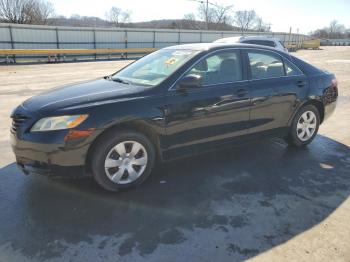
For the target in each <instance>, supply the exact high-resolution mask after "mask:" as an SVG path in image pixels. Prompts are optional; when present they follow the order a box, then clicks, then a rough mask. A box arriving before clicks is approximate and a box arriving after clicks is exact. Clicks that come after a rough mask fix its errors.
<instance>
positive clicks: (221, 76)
mask: <svg viewBox="0 0 350 262" xmlns="http://www.w3.org/2000/svg"><path fill="white" fill-rule="evenodd" d="M186 75H200V76H201V77H202V85H203V86H206V85H216V84H223V83H230V82H236V81H240V80H242V79H243V74H242V66H241V61H240V56H239V53H238V52H235V51H223V52H220V53H216V54H213V55H211V56H208V57H207V58H205V59H202V60H201V61H199V62H198V63H196V64H195V65H194V66H193V67H192V69H191V70H190V71H189V72H188V73H187V74H186Z"/></svg>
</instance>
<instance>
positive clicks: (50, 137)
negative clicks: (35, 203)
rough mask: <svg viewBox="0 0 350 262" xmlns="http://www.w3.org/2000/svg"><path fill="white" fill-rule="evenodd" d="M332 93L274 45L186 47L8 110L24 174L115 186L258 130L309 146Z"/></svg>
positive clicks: (327, 79) (313, 71)
mask: <svg viewBox="0 0 350 262" xmlns="http://www.w3.org/2000/svg"><path fill="white" fill-rule="evenodd" d="M337 96H338V88H337V81H336V79H335V76H334V75H333V74H331V73H328V72H324V71H322V70H320V69H317V68H315V67H314V66H312V65H310V64H308V63H306V62H304V61H302V60H300V59H298V58H295V57H292V56H290V55H289V54H287V53H285V52H280V51H277V50H276V49H272V48H268V47H262V46H253V45H245V44H232V45H230V44H215V43H211V44H192V45H182V46H173V47H168V48H164V49H161V50H159V51H156V52H154V53H152V54H149V55H147V56H145V57H143V58H141V59H140V60H138V61H136V62H134V63H132V64H130V65H128V66H127V67H125V68H124V69H122V70H120V71H119V72H117V73H115V74H113V75H111V76H108V77H104V78H101V79H97V80H94V81H90V82H85V83H79V84H75V85H71V86H65V87H61V88H57V89H54V90H51V91H48V92H46V93H43V94H41V95H38V96H35V97H32V98H30V99H28V100H27V101H25V102H24V103H23V104H21V105H20V106H18V107H17V108H16V109H15V110H14V111H13V113H12V115H11V117H12V119H13V123H12V127H11V138H12V147H13V150H14V153H15V155H16V160H17V163H18V165H19V166H20V167H21V168H22V170H23V171H24V173H26V174H29V173H37V174H45V175H48V176H65V177H76V176H81V175H92V176H93V177H94V179H95V180H96V181H97V183H99V184H100V185H101V186H102V187H103V188H105V189H107V190H111V191H116V190H118V189H121V188H127V187H132V186H135V185H139V184H140V183H142V182H143V181H145V179H146V178H147V177H148V176H149V175H150V174H151V171H152V168H153V167H154V164H155V162H157V161H161V160H170V159H174V158H179V157H184V156H189V155H193V154H197V153H200V152H203V151H208V150H213V149H219V148H221V147H223V146H227V145H234V144H238V143H242V142H246V141H250V140H253V139H254V138H260V137H263V136H278V137H283V138H285V139H286V141H287V142H288V143H289V144H290V145H293V146H305V145H307V144H309V143H310V142H311V141H312V140H313V139H314V137H315V136H316V134H317V131H318V128H319V125H320V124H321V123H322V122H323V121H324V120H325V119H326V118H327V117H328V116H329V115H330V114H331V113H332V112H333V110H334V108H335V105H336V103H335V102H336V100H337Z"/></svg>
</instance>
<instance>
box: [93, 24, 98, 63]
mask: <svg viewBox="0 0 350 262" xmlns="http://www.w3.org/2000/svg"><path fill="white" fill-rule="evenodd" d="M92 32H93V35H94V49H95V60H97V54H96V29H95V28H94V29H93V31H92Z"/></svg>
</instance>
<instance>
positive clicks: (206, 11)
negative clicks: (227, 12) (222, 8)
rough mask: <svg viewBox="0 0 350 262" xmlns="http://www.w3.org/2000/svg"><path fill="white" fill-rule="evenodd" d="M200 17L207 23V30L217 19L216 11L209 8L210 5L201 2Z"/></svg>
mask: <svg viewBox="0 0 350 262" xmlns="http://www.w3.org/2000/svg"><path fill="white" fill-rule="evenodd" d="M198 17H199V18H200V19H201V20H202V21H204V22H205V25H206V29H209V24H211V23H213V20H214V17H215V9H214V8H213V7H212V6H209V3H204V2H203V1H201V4H200V5H199V7H198Z"/></svg>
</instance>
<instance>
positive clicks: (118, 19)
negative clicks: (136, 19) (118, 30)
mask: <svg viewBox="0 0 350 262" xmlns="http://www.w3.org/2000/svg"><path fill="white" fill-rule="evenodd" d="M106 17H107V19H108V21H110V22H111V23H113V24H114V25H115V26H116V27H120V26H122V25H123V24H125V23H129V22H130V21H131V12H130V11H129V10H127V11H123V10H122V9H120V8H119V7H115V6H114V7H112V8H111V9H110V10H109V12H107V13H106Z"/></svg>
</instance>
